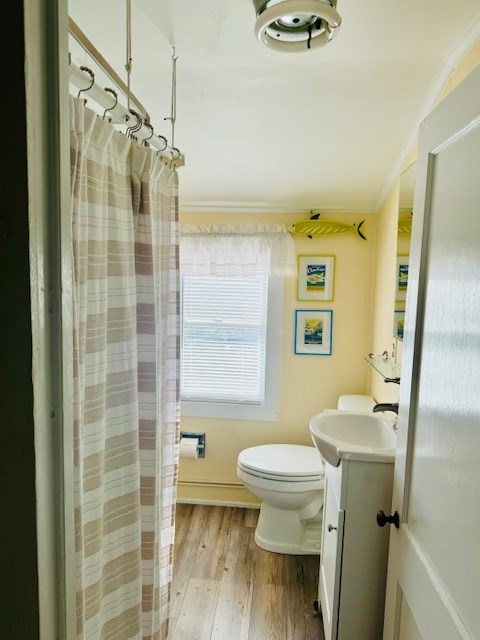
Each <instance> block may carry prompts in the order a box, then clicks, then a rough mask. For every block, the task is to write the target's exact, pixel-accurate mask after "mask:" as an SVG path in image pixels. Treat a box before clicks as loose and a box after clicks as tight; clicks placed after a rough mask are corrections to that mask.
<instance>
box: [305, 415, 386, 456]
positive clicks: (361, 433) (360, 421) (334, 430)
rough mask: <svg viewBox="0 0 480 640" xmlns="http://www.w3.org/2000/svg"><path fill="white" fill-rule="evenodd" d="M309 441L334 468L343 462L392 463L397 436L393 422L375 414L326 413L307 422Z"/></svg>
mask: <svg viewBox="0 0 480 640" xmlns="http://www.w3.org/2000/svg"><path fill="white" fill-rule="evenodd" d="M309 427H310V433H311V435H312V440H313V442H314V444H315V446H316V447H317V449H318V450H319V451H320V453H321V455H322V457H323V458H324V459H325V460H326V461H327V462H329V463H330V464H331V465H333V466H334V467H337V466H338V465H339V464H340V460H341V459H342V458H346V459H348V460H364V461H377V462H394V461H395V446H396V443H397V436H396V433H395V430H394V428H393V424H392V422H390V421H389V420H386V419H384V418H382V417H380V416H378V415H377V414H373V413H372V414H369V413H355V412H351V411H336V410H332V409H327V410H326V411H322V413H319V414H317V415H316V416H313V418H312V419H311V420H310V424H309Z"/></svg>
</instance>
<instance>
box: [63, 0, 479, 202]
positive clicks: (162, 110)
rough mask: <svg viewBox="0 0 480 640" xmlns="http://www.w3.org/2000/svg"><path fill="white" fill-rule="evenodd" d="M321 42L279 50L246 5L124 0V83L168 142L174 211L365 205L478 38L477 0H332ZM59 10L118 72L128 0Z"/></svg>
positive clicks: (237, 1)
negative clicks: (181, 158)
mask: <svg viewBox="0 0 480 640" xmlns="http://www.w3.org/2000/svg"><path fill="white" fill-rule="evenodd" d="M337 9H338V10H339V12H340V14H341V16H342V19H343V22H342V26H341V27H340V32H339V34H338V36H337V37H336V38H335V39H334V40H333V42H331V43H330V44H329V45H327V46H325V47H323V48H319V49H315V50H312V51H309V52H305V53H296V54H283V53H277V52H273V51H270V50H268V49H266V48H265V47H263V46H262V45H260V44H259V43H258V42H257V41H256V39H255V36H254V34H253V26H254V22H255V15H254V9H253V3H252V1H251V0H132V13H133V18H132V22H133V28H132V31H133V35H132V50H133V71H132V89H133V91H134V93H135V94H136V95H137V96H138V98H139V99H140V100H141V101H142V102H143V104H144V105H145V106H146V107H147V109H148V110H149V112H150V115H151V119H152V124H153V125H154V127H155V131H156V133H160V134H164V135H168V136H170V130H169V125H168V123H165V122H163V118H164V117H165V116H168V115H169V112H170V73H171V60H170V57H171V47H170V43H172V42H174V43H175V45H176V50H177V54H178V56H179V60H178V70H177V74H178V80H177V82H178V89H177V126H176V134H175V145H176V146H178V147H180V148H181V150H182V152H183V153H184V154H185V156H186V166H185V167H183V168H181V169H180V202H181V207H183V208H184V209H187V208H190V209H225V210H227V209H236V208H239V209H245V210H249V209H256V210H262V209H265V210H278V211H284V210H292V211H305V210H307V211H308V210H311V209H313V210H322V211H335V210H339V211H371V210H375V209H376V208H377V207H378V204H379V199H380V198H381V196H382V194H383V193H385V189H386V187H387V185H388V183H389V180H390V179H391V177H392V176H393V175H394V172H395V171H397V170H398V168H399V163H400V162H401V159H402V154H403V155H404V154H405V153H406V152H407V151H408V146H409V144H410V143H411V142H412V141H413V138H412V136H414V135H415V133H414V132H415V130H416V126H417V125H418V122H419V119H420V118H421V117H422V116H423V115H425V110H426V108H427V105H428V101H429V100H430V99H431V98H432V96H433V94H434V93H436V92H437V91H438V89H439V88H440V85H441V84H442V82H443V81H444V80H446V78H447V75H448V71H449V70H450V69H451V66H452V64H455V62H456V61H457V59H458V57H459V56H460V55H461V54H462V53H463V52H464V51H465V50H467V49H468V47H469V46H471V44H472V43H473V41H474V39H475V38H476V37H477V36H479V35H480V0H455V2H453V1H452V0H416V1H414V0H338V5H337ZM69 13H70V15H71V17H72V18H73V19H74V20H75V22H76V23H77V24H78V25H79V27H80V28H81V29H82V30H83V31H84V32H85V33H86V35H87V36H88V37H89V38H90V39H91V40H92V41H93V43H94V44H95V46H96V47H97V48H98V49H99V51H100V52H101V53H102V54H103V55H104V56H105V57H106V58H107V60H108V61H109V62H110V63H111V65H112V66H113V67H114V68H115V70H116V71H117V72H118V73H119V74H120V75H121V76H122V77H123V78H125V77H126V73H125V69H124V65H125V2H124V1H122V0H101V2H99V1H98V0H70V1H69Z"/></svg>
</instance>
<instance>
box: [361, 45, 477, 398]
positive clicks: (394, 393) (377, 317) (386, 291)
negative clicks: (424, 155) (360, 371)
mask: <svg viewBox="0 0 480 640" xmlns="http://www.w3.org/2000/svg"><path fill="white" fill-rule="evenodd" d="M479 65H480V39H479V40H478V41H477V42H476V43H475V44H474V45H473V46H472V47H471V48H470V50H469V51H468V52H467V53H466V54H465V55H464V56H463V57H462V58H461V60H460V61H459V62H458V64H457V65H456V66H455V68H454V69H453V70H452V72H451V74H450V76H449V78H448V80H447V82H446V84H445V86H444V87H443V89H442V90H441V92H440V94H439V96H438V98H437V100H436V104H438V103H439V102H441V101H442V100H443V99H444V98H445V97H446V96H447V95H449V93H451V91H453V89H455V87H457V86H458V85H459V84H460V82H462V80H464V79H465V78H466V77H467V76H468V75H469V74H470V73H471V72H472V71H473V70H474V69H475V68H476V67H477V66H479ZM416 156H417V143H415V144H414V145H413V147H412V149H411V150H410V152H409V153H408V155H407V157H406V159H405V161H404V163H403V167H402V170H401V173H403V171H405V170H406V169H407V168H408V167H409V166H410V165H411V164H412V162H415V160H416ZM399 179H400V176H398V177H397V179H396V180H395V182H394V184H393V185H392V187H391V189H390V192H389V193H388V195H387V197H386V199H385V201H384V203H383V205H382V207H381V208H380V211H379V212H378V221H377V238H376V244H377V258H376V264H375V276H374V300H373V318H372V340H371V343H372V349H371V350H372V351H373V352H374V353H382V352H383V351H384V350H385V349H387V350H389V351H391V346H392V326H393V320H392V313H393V308H394V298H395V292H394V274H395V259H396V255H397V220H398V204H399ZM369 350H370V349H369ZM399 353H400V352H399ZM369 393H370V394H371V395H373V396H374V397H375V398H376V399H377V400H378V401H381V402H396V401H397V400H398V386H397V385H392V384H385V383H384V381H383V379H382V378H381V376H380V375H379V374H378V373H376V372H375V371H374V370H373V369H372V374H371V381H370V387H369Z"/></svg>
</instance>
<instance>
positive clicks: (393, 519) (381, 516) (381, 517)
mask: <svg viewBox="0 0 480 640" xmlns="http://www.w3.org/2000/svg"><path fill="white" fill-rule="evenodd" d="M387 523H388V524H394V525H395V529H400V516H399V515H398V511H395V513H394V514H393V516H387V515H385V512H384V511H382V510H380V511H377V524H378V526H379V527H384V526H385V525H386V524H387Z"/></svg>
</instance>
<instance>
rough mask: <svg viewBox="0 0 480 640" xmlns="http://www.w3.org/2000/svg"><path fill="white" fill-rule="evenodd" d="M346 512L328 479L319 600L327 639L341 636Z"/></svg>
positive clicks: (324, 510)
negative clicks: (339, 625) (340, 615)
mask: <svg viewBox="0 0 480 640" xmlns="http://www.w3.org/2000/svg"><path fill="white" fill-rule="evenodd" d="M344 516H345V512H344V511H342V510H341V509H339V508H338V503H337V501H336V498H335V494H334V491H333V486H332V484H331V482H330V483H329V480H328V475H327V476H326V478H325V500H324V506H323V518H324V520H323V536H322V551H321V562H320V580H319V600H320V603H321V607H322V616H323V625H324V629H325V640H333V639H334V638H336V637H337V621H338V601H339V596H340V570H341V558H342V543H343V523H344Z"/></svg>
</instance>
